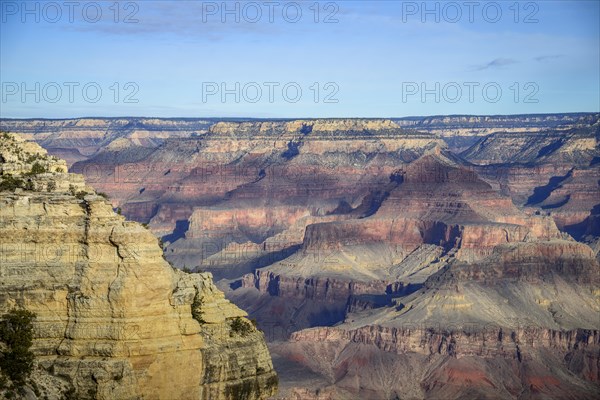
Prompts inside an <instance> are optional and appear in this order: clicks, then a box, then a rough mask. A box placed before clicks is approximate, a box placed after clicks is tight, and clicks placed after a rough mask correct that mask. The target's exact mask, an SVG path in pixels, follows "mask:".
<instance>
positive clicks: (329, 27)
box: [0, 1, 600, 118]
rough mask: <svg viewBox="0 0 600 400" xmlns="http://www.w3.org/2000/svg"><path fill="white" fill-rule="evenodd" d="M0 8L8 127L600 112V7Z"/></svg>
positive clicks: (185, 4)
mask: <svg viewBox="0 0 600 400" xmlns="http://www.w3.org/2000/svg"><path fill="white" fill-rule="evenodd" d="M0 3H1V9H0V10H1V13H2V14H1V16H0V67H1V68H0V71H1V72H0V74H1V76H0V81H1V84H2V86H1V90H2V93H1V96H0V97H1V98H0V107H1V110H0V116H1V117H4V118H9V117H16V118H28V117H29V118H35V117H46V118H68V117H78V116H157V117H232V116H239V117H258V118H269V117H282V118H295V117H401V116H410V115H439V114H516V113H546V112H579V111H596V112H597V111H599V110H600V26H599V25H600V22H599V21H600V11H599V9H600V6H599V4H600V2H598V1H565V2H560V1H538V2H527V1H521V2H514V1H506V2H504V1H499V2H488V1H477V2H475V3H476V5H473V6H472V5H471V4H473V2H461V1H457V2H427V3H426V5H425V7H423V2H421V1H417V2H406V1H403V2H402V1H380V2H378V1H364V2H362V1H336V2H328V1H321V2H315V1H307V2H301V1H298V2H288V1H277V2H271V3H269V2H263V1H256V2H228V3H226V4H225V3H223V2H221V1H218V2H199V1H198V2H196V1H170V2H161V1H137V2H126V1H121V2H119V3H118V12H117V7H115V5H114V4H115V2H114V1H109V2H102V1H100V2H95V3H94V2H86V1H80V2H78V6H70V5H69V3H68V2H62V1H54V2H52V1H50V2H35V1H34V2H28V3H27V5H24V3H23V2H21V1H17V2H12V1H1V2H0ZM25 7H27V9H25ZM70 7H73V8H70ZM317 9H318V14H317V13H316V10H317ZM298 10H300V11H301V15H299V14H298ZM498 12H500V13H498ZM259 13H260V14H259ZM100 14H101V15H100ZM36 19H37V20H36ZM236 19H237V20H236ZM94 21H95V22H94ZM98 89H99V90H100V91H98ZM224 90H225V92H224Z"/></svg>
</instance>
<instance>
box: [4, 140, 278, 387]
mask: <svg viewBox="0 0 600 400" xmlns="http://www.w3.org/2000/svg"><path fill="white" fill-rule="evenodd" d="M0 159H1V161H2V163H1V164H0V172H1V173H2V175H1V177H0V178H1V179H2V183H3V187H2V189H3V190H2V191H1V192H0V203H1V207H0V242H1V243H2V245H1V246H2V247H1V254H0V255H1V258H2V260H1V261H2V262H1V271H0V272H1V274H0V285H1V288H2V289H1V292H0V309H1V310H3V311H6V310H8V309H10V308H14V307H16V308H24V309H27V310H30V311H32V312H34V313H36V314H37V319H36V323H35V337H34V345H33V351H34V353H35V355H36V363H37V365H38V366H39V371H38V372H36V373H37V374H42V375H45V376H52V377H55V378H57V379H58V380H59V381H60V382H61V385H63V386H64V388H65V390H66V389H73V390H75V392H76V393H77V396H78V397H79V398H98V399H114V398H119V399H133V398H145V399H170V398H189V399H192V398H194V399H198V398H203V399H209V398H210V399H215V398H222V399H234V398H240V396H245V397H244V398H249V399H258V398H265V397H268V396H270V395H272V394H274V391H275V389H276V387H277V377H276V375H275V372H274V371H273V369H272V364H271V359H270V356H269V352H268V350H267V348H266V345H265V342H264V338H263V335H262V333H260V332H259V331H258V330H256V329H255V328H254V327H253V326H252V325H251V323H250V322H249V321H247V320H246V319H245V316H246V315H247V314H246V313H245V312H244V311H242V310H240V309H239V308H237V307H236V306H234V305H233V304H232V303H230V302H229V301H228V300H226V299H225V298H224V294H223V293H222V292H221V291H219V290H218V289H217V288H216V287H215V286H214V284H213V283H212V278H211V276H210V274H185V273H182V272H179V271H177V270H174V269H173V268H172V267H171V266H170V265H169V264H168V263H167V262H166V261H165V260H164V259H163V257H162V250H161V248H160V247H159V246H158V241H157V239H156V237H155V236H154V235H153V234H152V233H151V232H150V231H148V230H147V229H146V228H144V227H143V226H142V225H140V224H138V223H135V222H129V221H126V220H125V218H124V217H122V216H120V215H117V214H116V213H115V212H114V211H113V209H112V206H111V205H110V203H108V202H107V201H106V200H105V199H104V198H103V197H101V196H99V195H97V194H96V193H95V192H94V191H93V190H92V189H91V188H89V187H86V186H85V184H84V182H83V179H82V178H81V177H80V176H78V175H74V174H68V173H66V170H64V169H63V168H64V165H65V164H64V162H61V161H58V160H55V159H53V158H51V157H48V156H46V155H45V151H44V150H42V149H41V148H40V147H39V146H38V145H36V144H32V143H29V142H24V141H23V140H22V139H20V138H18V137H16V136H14V135H10V134H4V135H3V136H2V137H0ZM36 162H37V163H38V164H39V166H38V167H33V164H34V163H36ZM42 168H43V169H42ZM48 182H55V184H53V185H50V186H49V185H48ZM9 185H12V186H13V187H9ZM236 324H237V325H236ZM240 324H243V325H245V326H247V329H242V330H240V329H239V325H240ZM35 379H36V378H35V376H34V380H35Z"/></svg>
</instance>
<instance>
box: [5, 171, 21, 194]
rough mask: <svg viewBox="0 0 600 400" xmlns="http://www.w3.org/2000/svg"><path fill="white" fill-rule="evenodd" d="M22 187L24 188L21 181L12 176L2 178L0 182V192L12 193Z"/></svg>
mask: <svg viewBox="0 0 600 400" xmlns="http://www.w3.org/2000/svg"><path fill="white" fill-rule="evenodd" d="M22 187H24V182H23V180H22V179H19V178H15V177H13V176H12V175H5V176H2V181H0V191H3V190H8V191H11V192H14V191H15V189H17V188H22Z"/></svg>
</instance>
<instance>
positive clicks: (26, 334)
mask: <svg viewBox="0 0 600 400" xmlns="http://www.w3.org/2000/svg"><path fill="white" fill-rule="evenodd" d="M34 320H35V314H34V313H32V312H30V311H27V310H16V309H12V310H10V311H9V312H8V313H6V314H4V315H3V316H2V320H1V321H0V341H1V342H2V343H3V344H4V346H3V349H2V351H1V352H0V371H1V372H2V374H3V375H5V376H7V377H8V378H9V379H10V380H11V381H12V383H13V385H14V386H15V387H21V386H23V385H24V384H25V382H26V380H27V378H28V377H29V374H30V373H31V370H32V369H33V360H34V355H33V353H32V352H31V351H30V350H29V348H30V347H31V344H32V343H33V321H34Z"/></svg>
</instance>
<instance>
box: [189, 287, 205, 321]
mask: <svg viewBox="0 0 600 400" xmlns="http://www.w3.org/2000/svg"><path fill="white" fill-rule="evenodd" d="M203 303H204V299H203V298H201V297H200V296H199V295H198V292H196V295H195V296H194V301H193V302H192V318H194V319H195V320H196V321H198V322H200V323H201V324H205V323H206V321H204V318H203V315H204V312H203V311H202V304H203Z"/></svg>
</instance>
